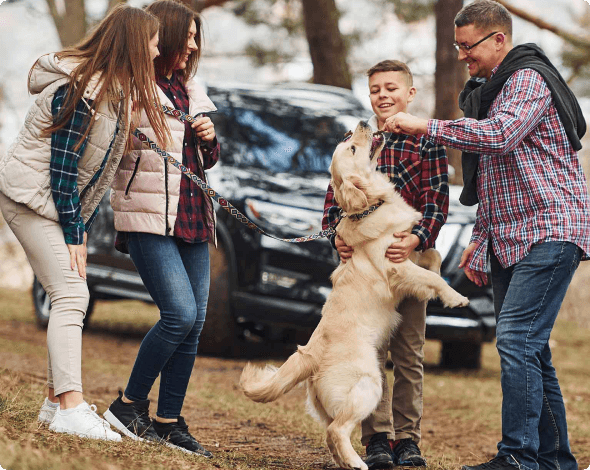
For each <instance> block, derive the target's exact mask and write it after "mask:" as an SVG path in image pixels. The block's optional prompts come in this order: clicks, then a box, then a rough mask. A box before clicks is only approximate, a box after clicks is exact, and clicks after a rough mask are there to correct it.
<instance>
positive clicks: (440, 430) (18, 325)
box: [0, 265, 590, 470]
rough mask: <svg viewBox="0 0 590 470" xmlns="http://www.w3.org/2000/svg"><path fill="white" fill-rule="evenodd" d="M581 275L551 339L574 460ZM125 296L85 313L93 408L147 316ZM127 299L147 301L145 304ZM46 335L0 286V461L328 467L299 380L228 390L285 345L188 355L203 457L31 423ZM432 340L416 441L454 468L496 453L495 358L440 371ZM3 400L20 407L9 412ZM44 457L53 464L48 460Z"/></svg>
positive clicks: (582, 363)
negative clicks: (278, 386) (281, 390)
mask: <svg viewBox="0 0 590 470" xmlns="http://www.w3.org/2000/svg"><path fill="white" fill-rule="evenodd" d="M588 268H590V265H588ZM589 273H590V269H584V270H583V271H582V270H581V272H580V273H579V274H580V276H579V277H577V278H576V279H575V282H574V283H573V285H572V288H573V292H572V295H568V299H567V302H566V303H565V304H566V305H567V312H564V314H563V316H564V321H563V323H561V324H560V325H557V326H556V329H555V330H554V334H553V335H552V340H551V341H552V343H551V344H552V350H553V352H554V355H553V357H554V364H555V366H556V368H557V370H558V375H559V377H560V381H561V383H562V389H563V390H564V396H565V397H566V408H567V412H568V424H569V425H570V440H571V442H572V448H573V449H574V452H575V453H576V457H577V458H578V462H579V464H580V469H584V468H586V467H588V466H589V465H588V464H589V463H590V420H589V419H588V417H589V416H590V363H588V361H586V360H585V359H584V358H587V357H588V356H589V355H590V343H589V342H588V341H587V338H588V331H589V330H588V329H587V328H588V324H587V322H584V321H572V320H571V319H570V320H568V318H572V317H576V316H577V317H579V318H582V317H587V314H586V307H584V306H585V305H588V302H589V301H590V291H588V289H587V285H588V284H587V281H588V278H589V275H588V274H589ZM117 305H119V306H118V307H117ZM135 305H136V304H133V305H132V306H131V307H128V306H127V304H119V303H118V302H115V303H112V302H99V303H98V304H97V307H96V310H95V313H94V314H93V317H92V320H91V321H92V322H93V323H92V324H91V327H90V328H89V329H88V330H87V331H85V332H84V337H83V338H84V339H83V383H84V389H85V390H84V393H85V398H86V400H87V401H88V402H89V403H94V404H96V406H97V408H98V412H99V413H102V412H104V411H105V410H106V408H107V407H108V406H109V404H110V402H111V401H112V400H113V399H114V398H115V397H116V396H117V392H118V390H119V389H121V388H123V387H124V386H125V384H126V380H127V378H128V375H129V372H130V371H131V368H132V365H133V361H134V359H135V355H136V353H137V350H138V348H139V344H140V342H141V339H142V337H143V335H144V334H145V332H146V331H147V329H148V328H149V324H150V322H151V321H152V316H150V315H152V314H150V315H146V314H145V312H144V313H143V317H142V318H143V319H142V320H141V321H139V319H140V317H141V315H140V314H139V313H137V312H135V311H133V309H134V308H135ZM137 305H139V307H138V308H139V309H145V308H146V307H144V305H145V304H142V303H137ZM117 308H118V310H116V309H117ZM108 315H110V317H109V319H108V320H106V317H107V316H108ZM113 319H114V320H113ZM45 344H46V332H45V331H44V330H39V329H38V328H37V326H36V325H35V324H34V322H33V313H32V305H31V301H30V292H27V291H16V290H6V289H0V466H3V467H4V468H6V469H10V470H54V469H59V470H78V469H79V468H80V469H82V468H84V469H85V468H92V469H93V470H94V469H96V470H103V469H104V470H135V469H144V468H146V469H147V468H149V469H150V470H154V469H155V470H163V469H174V470H184V469H189V468H190V469H193V468H197V469H204V470H209V469H217V468H221V469H236V470H246V469H249V470H266V469H282V468H287V469H293V470H295V469H297V470H307V469H333V468H335V465H334V464H333V463H332V460H331V457H330V454H329V452H328V449H327V447H326V445H325V443H324V430H323V429H322V427H321V426H320V425H319V424H318V423H316V422H315V421H313V420H312V419H311V418H310V417H309V416H308V415H307V414H306V412H305V389H304V388H297V389H295V390H293V391H292V392H290V393H289V394H287V395H285V396H284V397H282V398H280V399H279V400H277V401H276V402H273V403H270V404H255V403H252V402H250V401H249V400H247V399H246V398H245V397H244V396H243V395H242V393H241V392H240V390H239V387H238V380H239V376H240V373H241V370H242V368H243V366H244V365H245V364H246V362H247V361H248V360H249V359H251V360H253V361H255V362H261V363H262V362H266V361H271V362H273V363H274V364H276V365H280V364H281V363H282V362H283V361H284V359H285V357H286V356H285V354H284V353H283V355H282V356H281V355H274V356H272V357H269V356H268V354H266V355H265V354H261V353H260V351H254V353H252V351H250V352H248V353H246V354H245V355H244V356H243V357H242V358H241V359H239V360H230V359H220V358H211V357H197V360H196V363H195V368H194V371H193V375H192V378H191V383H190V385H189V390H188V392H187V397H186V400H185V404H184V408H183V415H184V417H185V419H186V421H187V423H188V424H189V426H190V429H191V432H192V433H193V434H194V435H195V437H197V439H198V440H199V441H200V442H201V443H202V444H203V445H204V446H205V447H206V448H208V449H209V450H211V451H212V452H213V453H214V456H215V458H214V459H212V460H208V461H203V459H199V458H197V457H186V454H182V453H181V452H176V451H157V452H156V451H150V452H151V453H150V454H148V455H145V454H146V450H145V446H143V447H137V446H135V447H134V444H135V443H131V441H130V440H124V443H122V444H117V445H116V446H108V445H105V444H103V446H104V447H93V446H96V445H95V444H85V443H83V442H82V440H77V439H76V438H66V439H64V438H63V437H61V436H59V437H56V435H55V434H53V433H51V432H50V431H48V430H47V429H46V428H44V427H42V426H38V425H37V423H36V414H37V411H38V407H39V405H40V403H41V402H42V400H43V396H44V393H45V389H44V384H45V369H46V346H45ZM438 347H439V344H438V343H436V342H432V341H427V344H426V348H425V352H426V361H425V387H424V418H423V421H422V444H421V448H422V451H423V453H424V455H425V456H426V458H427V460H428V462H429V467H430V468H431V469H432V470H451V469H453V470H454V469H458V468H460V466H461V465H464V464H471V465H473V464H477V463H481V462H484V461H487V460H489V459H490V458H492V457H493V456H494V455H495V449H496V443H497V441H498V439H499V438H500V434H501V426H500V405H501V389H500V368H499V359H498V357H497V352H496V351H495V346H494V344H493V343H489V344H486V345H484V350H483V356H482V357H483V366H482V368H481V369H480V370H478V371H460V370H459V371H446V370H442V369H441V368H439V367H438V365H437V363H438V352H439V350H438V349H437V348H438ZM391 373H392V372H391V371H389V374H390V381H391ZM157 387H158V383H156V384H155V386H154V388H153V391H152V394H151V395H150V397H149V398H150V399H151V400H152V403H153V404H152V407H151V412H152V414H154V413H155V402H156V401H157V390H158V388H157ZM11 403H13V404H15V405H13V406H15V407H16V408H18V406H21V408H22V410H21V411H18V410H17V411H16V412H13V413H12V415H11V414H10V406H11ZM7 408H8V413H7V412H6V411H5V410H6V409H7ZM3 412H4V413H3ZM19 413H20V414H19ZM18 416H22V419H21V418H18ZM359 439H360V432H359V430H358V429H357V430H355V432H354V433H353V444H354V445H355V448H356V449H357V451H358V452H359V453H360V455H361V456H364V449H362V447H361V446H360V442H359ZM125 441H127V443H125ZM64 442H65V443H64ZM3 446H4V448H3ZM15 446H16V447H15ZM19 446H20V447H19ZM11 449H12V450H11ZM22 449H26V450H27V452H28V451H29V450H31V451H32V452H37V453H38V455H39V456H38V460H39V462H38V463H36V464H29V463H26V464H25V463H22V464H21V463H19V464H13V465H12V466H7V465H6V461H7V460H6V459H7V457H5V456H6V455H8V459H10V458H12V459H13V461H15V462H17V461H18V462H20V460H18V458H17V457H18V456H19V454H20V453H22V452H23V451H22ZM72 451H74V455H75V456H76V458H79V459H87V460H83V463H79V464H78V463H77V464H75V465H74V464H72V465H70V466H63V465H61V463H60V462H61V461H66V460H67V459H69V458H71V454H70V453H71V452H72ZM48 459H49V460H48ZM51 459H53V460H54V461H57V462H58V463H53V464H52V465H48V464H47V463H46V462H48V461H49V462H51V461H52V460H51ZM56 459H57V460H56ZM87 461H89V462H91V463H92V464H91V465H89V464H88V463H87ZM8 462H10V460H8Z"/></svg>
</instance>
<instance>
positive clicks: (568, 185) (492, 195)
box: [428, 69, 590, 272]
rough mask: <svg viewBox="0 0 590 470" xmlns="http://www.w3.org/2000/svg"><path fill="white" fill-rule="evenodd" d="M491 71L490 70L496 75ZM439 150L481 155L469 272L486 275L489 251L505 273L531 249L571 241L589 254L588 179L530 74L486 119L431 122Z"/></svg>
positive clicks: (505, 92) (524, 73) (520, 77)
mask: <svg viewBox="0 0 590 470" xmlns="http://www.w3.org/2000/svg"><path fill="white" fill-rule="evenodd" d="M494 72H495V70H494ZM428 137H429V138H430V139H432V140H433V141H434V142H437V143H439V144H443V145H448V146H450V147H454V148H457V149H460V150H467V151H469V152H473V153H480V159H479V167H478V176H477V195H478V197H479V201H480V202H479V207H478V208H477V219H476V223H475V227H474V229H473V234H472V238H471V241H472V242H475V243H476V244H477V247H476V249H475V251H474V254H473V257H472V259H471V262H470V263H469V267H470V268H471V269H474V270H476V271H480V272H485V271H486V267H487V260H488V245H489V242H490V241H491V243H492V247H493V250H494V253H495V255H496V256H497V258H498V260H499V261H500V263H501V264H502V266H503V267H504V268H506V267H509V266H512V265H514V264H516V263H518V262H519V261H520V260H522V259H523V258H524V257H525V256H526V255H527V254H528V253H529V252H530V249H531V246H532V245H533V244H534V243H540V242H543V241H568V242H571V243H574V244H576V245H577V246H579V247H580V248H581V249H582V250H584V252H585V256H584V258H583V259H588V254H589V253H590V204H589V201H588V189H587V184H586V178H585V177H584V173H583V171H582V168H581V166H580V162H579V160H578V155H577V154H576V152H575V151H574V149H573V148H572V146H571V144H570V142H569V140H568V138H567V135H566V133H565V129H564V127H563V124H562V123H561V120H560V119H559V116H558V114H557V110H556V109H555V106H554V105H553V100H552V98H551V92H550V91H549V88H548V87H547V84H546V83H545V81H544V80H543V78H542V77H541V75H540V74H539V73H538V72H536V71H534V70H532V69H523V70H519V71H518V72H516V73H514V75H512V77H510V78H509V79H508V81H507V82H506V83H505V84H504V88H503V89H502V91H501V92H500V93H499V94H498V96H497V97H496V99H495V100H494V102H493V103H492V106H491V107H490V110H489V112H488V118H487V119H483V120H480V121H477V120H475V119H465V118H463V119H458V120H456V121H438V120H435V119H432V120H430V121H429V122H428Z"/></svg>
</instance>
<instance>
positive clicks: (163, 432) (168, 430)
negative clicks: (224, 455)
mask: <svg viewBox="0 0 590 470" xmlns="http://www.w3.org/2000/svg"><path fill="white" fill-rule="evenodd" d="M152 425H153V427H154V430H155V431H156V433H157V434H158V436H159V437H160V439H162V440H163V441H164V443H165V444H166V445H167V446H169V447H174V448H176V449H180V450H182V451H184V452H188V453H189V454H198V455H202V456H204V457H207V458H209V457H213V454H211V452H209V451H208V450H207V449H205V448H204V447H203V446H202V445H201V444H199V443H198V442H197V440H196V439H195V438H194V437H193V436H191V434H190V433H189V432H188V426H187V424H186V422H185V421H184V418H183V417H182V416H179V417H178V422H176V423H159V422H158V421H156V420H153V421H152Z"/></svg>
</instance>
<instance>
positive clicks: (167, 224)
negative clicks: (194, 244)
mask: <svg viewBox="0 0 590 470" xmlns="http://www.w3.org/2000/svg"><path fill="white" fill-rule="evenodd" d="M164 184H165V185H166V186H165V188H166V233H167V234H168V235H170V236H172V235H173V233H172V229H171V228H170V222H169V221H168V205H169V198H168V160H164Z"/></svg>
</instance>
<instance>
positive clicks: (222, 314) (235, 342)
mask: <svg viewBox="0 0 590 470" xmlns="http://www.w3.org/2000/svg"><path fill="white" fill-rule="evenodd" d="M209 259H210V262H211V285H210V287H209V301H208V304H207V316H206V318H205V325H204V326H203V331H202V332H201V336H200V337H199V353H202V354H205V355H212V356H223V357H235V356H237V355H238V354H239V353H240V351H241V349H242V343H243V339H241V338H240V330H239V328H238V325H237V323H236V320H235V318H234V316H233V314H232V310H231V288H232V271H231V265H230V261H229V260H230V257H229V256H228V254H227V252H226V250H225V247H224V245H223V244H222V243H221V242H219V243H218V246H217V248H215V247H213V246H212V245H211V246H210V251H209Z"/></svg>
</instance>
